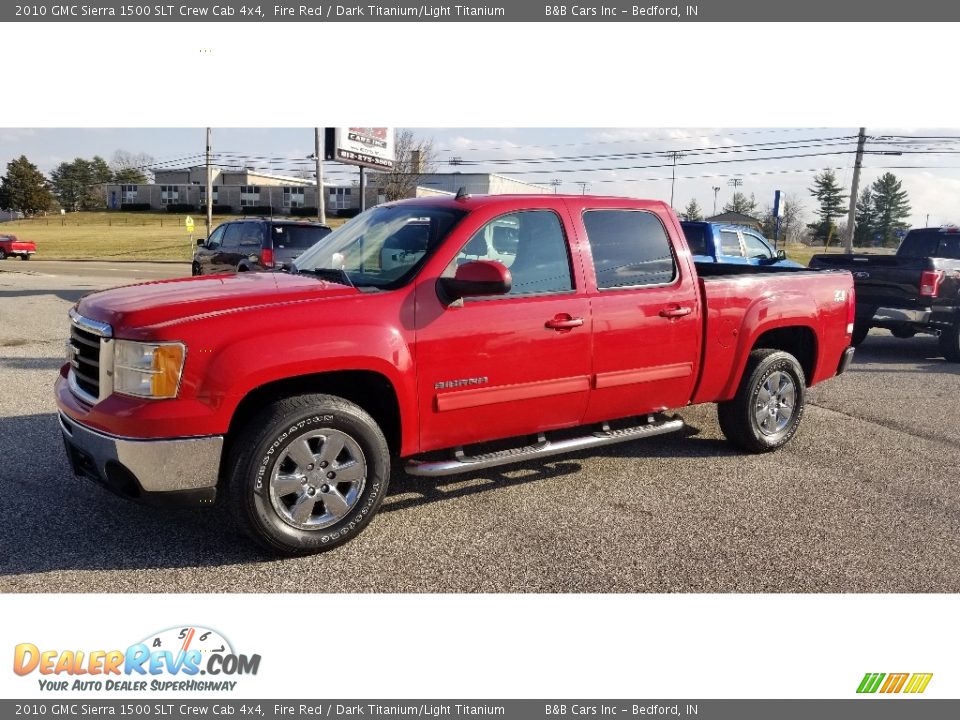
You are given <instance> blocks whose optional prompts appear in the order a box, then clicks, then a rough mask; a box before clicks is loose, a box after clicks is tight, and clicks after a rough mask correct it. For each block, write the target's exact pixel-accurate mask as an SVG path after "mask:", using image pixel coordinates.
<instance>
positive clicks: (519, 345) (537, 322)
mask: <svg viewBox="0 0 960 720" xmlns="http://www.w3.org/2000/svg"><path fill="white" fill-rule="evenodd" d="M497 227H501V228H502V227H515V228H517V233H518V241H517V246H516V251H515V254H509V253H508V252H505V251H509V250H512V249H513V248H512V247H511V248H505V247H500V248H499V249H497V248H495V247H494V242H493V239H494V235H495V234H500V235H502V234H503V231H502V230H500V231H497V230H496V228H497ZM570 237H572V235H571V233H570V232H569V228H568V227H567V225H566V221H565V219H564V218H561V216H560V215H559V214H557V213H556V212H554V211H553V210H549V209H529V210H523V211H519V212H513V213H508V214H507V215H501V216H499V217H497V218H494V219H493V220H490V221H489V222H487V223H486V224H484V225H483V226H482V227H481V228H480V229H479V230H477V231H476V232H473V233H472V234H471V235H470V237H469V239H467V240H466V241H465V242H463V243H461V245H460V249H459V251H458V252H457V254H456V256H455V257H453V258H452V259H451V260H450V262H449V264H448V265H447V267H446V269H445V271H444V272H443V275H447V274H453V273H454V272H455V271H456V268H457V266H458V265H461V264H464V263H467V262H470V261H473V260H477V259H480V260H494V261H497V262H500V263H502V264H504V265H506V266H507V267H508V268H509V269H510V271H511V274H512V279H513V285H512V289H511V291H510V292H509V293H508V294H506V295H500V296H493V297H485V298H464V299H463V301H462V303H461V302H454V303H449V302H444V301H443V300H442V299H441V298H440V297H439V294H438V291H437V283H436V278H425V279H424V280H423V281H421V282H420V283H419V284H418V285H417V289H416V303H417V312H416V332H417V340H416V343H417V369H418V377H417V384H418V395H419V401H420V448H421V451H423V452H426V451H429V450H435V449H440V448H450V447H455V446H460V445H469V444H471V443H476V442H481V441H485V440H492V439H496V438H506V437H514V436H519V435H531V434H535V433H537V432H541V431H546V430H552V429H556V428H561V427H569V426H573V425H576V424H578V423H579V422H580V419H581V418H582V417H583V414H584V412H585V411H586V406H587V400H588V397H589V393H590V363H591V356H590V333H591V328H590V304H589V300H587V298H586V296H585V294H584V289H583V284H582V278H581V277H580V275H579V272H575V271H574V268H579V267H580V262H579V258H576V257H575V255H574V253H572V252H571V247H570V243H569V242H568V238H570ZM497 240H502V238H501V237H497ZM501 245H502V244H501Z"/></svg>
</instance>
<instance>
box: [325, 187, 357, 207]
mask: <svg viewBox="0 0 960 720" xmlns="http://www.w3.org/2000/svg"><path fill="white" fill-rule="evenodd" d="M351 190H352V188H348V187H338V188H330V209H331V210H349V209H350V194H351V193H350V191H351Z"/></svg>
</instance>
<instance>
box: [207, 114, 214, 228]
mask: <svg viewBox="0 0 960 720" xmlns="http://www.w3.org/2000/svg"><path fill="white" fill-rule="evenodd" d="M212 140H213V131H212V130H211V129H210V128H207V237H210V233H212V232H213V168H212V167H210V146H211V144H212Z"/></svg>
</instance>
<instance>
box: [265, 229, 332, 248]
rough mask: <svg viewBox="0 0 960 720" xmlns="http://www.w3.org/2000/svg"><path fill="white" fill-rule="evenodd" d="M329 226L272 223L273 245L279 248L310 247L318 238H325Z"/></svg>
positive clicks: (328, 232) (328, 231)
mask: <svg viewBox="0 0 960 720" xmlns="http://www.w3.org/2000/svg"><path fill="white" fill-rule="evenodd" d="M330 232H331V230H330V228H325V227H318V226H315V225H274V226H273V233H272V237H273V246H274V247H280V248H301V249H305V248H308V247H312V246H313V245H314V244H315V243H316V242H317V241H318V240H321V239H322V238H325V237H326V236H327V235H329V234H330Z"/></svg>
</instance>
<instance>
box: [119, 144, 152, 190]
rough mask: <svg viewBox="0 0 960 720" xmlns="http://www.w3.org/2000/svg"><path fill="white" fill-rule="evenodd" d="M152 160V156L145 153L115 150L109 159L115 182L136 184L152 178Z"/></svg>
mask: <svg viewBox="0 0 960 720" xmlns="http://www.w3.org/2000/svg"><path fill="white" fill-rule="evenodd" d="M153 162H154V160H153V156H152V155H148V154H147V153H132V152H128V151H127V150H117V151H116V152H115V153H114V154H113V157H112V158H111V160H110V169H111V170H113V174H114V180H115V182H118V183H130V184H134V185H136V184H140V183H146V182H150V181H152V180H153V177H152V175H153V173H151V172H150V166H151V165H153Z"/></svg>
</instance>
